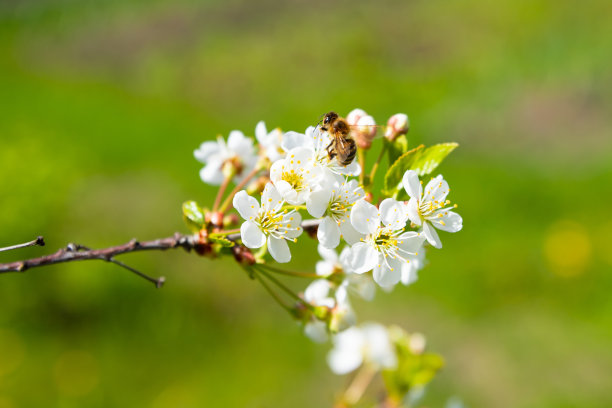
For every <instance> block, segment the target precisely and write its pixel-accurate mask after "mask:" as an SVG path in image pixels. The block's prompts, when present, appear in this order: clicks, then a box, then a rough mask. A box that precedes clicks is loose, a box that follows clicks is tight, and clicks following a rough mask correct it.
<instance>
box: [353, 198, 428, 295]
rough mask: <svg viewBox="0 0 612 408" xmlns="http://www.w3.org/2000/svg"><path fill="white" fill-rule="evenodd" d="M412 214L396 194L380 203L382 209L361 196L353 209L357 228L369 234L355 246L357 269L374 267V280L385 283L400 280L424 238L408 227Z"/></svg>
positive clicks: (364, 269) (384, 285)
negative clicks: (407, 211) (405, 229)
mask: <svg viewBox="0 0 612 408" xmlns="http://www.w3.org/2000/svg"><path fill="white" fill-rule="evenodd" d="M407 219H408V217H407V214H406V208H405V205H404V204H403V203H401V202H398V201H396V200H394V199H392V198H387V199H386V200H383V201H382V202H381V203H380V210H379V209H378V208H376V207H375V206H373V205H372V204H370V203H368V202H367V201H365V200H359V201H357V202H356V203H355V205H354V206H353V210H352V211H351V223H352V224H353V226H354V227H355V229H356V230H357V231H359V232H361V233H363V234H367V235H366V237H365V238H362V239H361V241H360V242H358V243H356V244H354V245H353V246H352V247H351V256H352V266H353V268H354V270H355V272H357V273H364V272H367V271H370V270H373V277H374V281H375V282H376V283H378V284H379V285H380V286H382V287H388V286H392V285H395V284H396V283H397V282H399V281H400V279H401V276H402V271H403V270H404V269H405V268H407V267H408V263H409V262H410V261H411V260H412V259H414V257H416V256H417V254H418V252H419V250H420V249H421V247H422V245H423V241H424V238H423V237H422V235H421V234H419V233H416V232H414V231H404V227H405V226H406V221H407Z"/></svg>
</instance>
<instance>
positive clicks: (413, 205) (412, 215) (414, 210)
mask: <svg viewBox="0 0 612 408" xmlns="http://www.w3.org/2000/svg"><path fill="white" fill-rule="evenodd" d="M406 212H407V214H408V218H409V219H410V222H412V223H413V224H415V225H421V215H420V214H419V201H418V200H417V199H416V198H411V199H410V201H408V204H407V205H406Z"/></svg>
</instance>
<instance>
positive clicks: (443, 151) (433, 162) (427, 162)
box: [407, 143, 459, 176]
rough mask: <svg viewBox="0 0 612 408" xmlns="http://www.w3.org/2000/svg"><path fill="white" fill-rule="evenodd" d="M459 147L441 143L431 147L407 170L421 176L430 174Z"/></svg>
mask: <svg viewBox="0 0 612 408" xmlns="http://www.w3.org/2000/svg"><path fill="white" fill-rule="evenodd" d="M457 146H459V145H458V144H457V143H441V144H437V145H433V146H430V147H428V148H427V149H425V150H423V151H422V152H421V154H420V156H419V157H417V158H416V159H415V161H414V162H413V163H412V166H411V167H410V169H407V170H414V171H416V172H417V173H418V174H419V176H424V175H426V174H430V173H431V172H432V171H434V170H435V169H436V167H438V166H439V165H440V163H442V160H444V159H445V158H446V156H448V155H449V154H450V152H452V151H453V150H455V149H456V148H457Z"/></svg>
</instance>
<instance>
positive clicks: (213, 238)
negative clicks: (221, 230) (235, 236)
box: [208, 235, 234, 248]
mask: <svg viewBox="0 0 612 408" xmlns="http://www.w3.org/2000/svg"><path fill="white" fill-rule="evenodd" d="M208 239H209V240H210V242H212V243H213V244H219V245H221V247H223V248H231V247H233V246H234V243H233V242H232V241H230V240H229V239H227V238H224V237H216V236H214V235H211V236H209V237H208Z"/></svg>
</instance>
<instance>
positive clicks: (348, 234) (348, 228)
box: [340, 219, 365, 245]
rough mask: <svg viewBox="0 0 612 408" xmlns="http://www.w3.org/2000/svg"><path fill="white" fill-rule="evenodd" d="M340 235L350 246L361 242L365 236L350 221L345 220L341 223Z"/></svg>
mask: <svg viewBox="0 0 612 408" xmlns="http://www.w3.org/2000/svg"><path fill="white" fill-rule="evenodd" d="M340 234H342V238H344V240H345V241H346V243H347V244H349V245H354V244H356V243H357V242H359V241H360V240H361V238H363V237H364V236H365V234H362V233H360V232H359V231H357V230H356V229H355V227H353V224H351V223H350V222H349V221H348V220H346V219H344V220H342V222H341V223H340Z"/></svg>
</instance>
